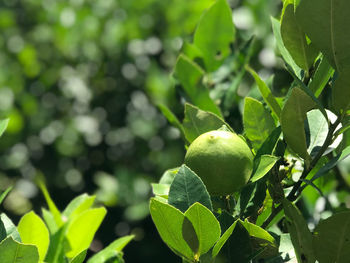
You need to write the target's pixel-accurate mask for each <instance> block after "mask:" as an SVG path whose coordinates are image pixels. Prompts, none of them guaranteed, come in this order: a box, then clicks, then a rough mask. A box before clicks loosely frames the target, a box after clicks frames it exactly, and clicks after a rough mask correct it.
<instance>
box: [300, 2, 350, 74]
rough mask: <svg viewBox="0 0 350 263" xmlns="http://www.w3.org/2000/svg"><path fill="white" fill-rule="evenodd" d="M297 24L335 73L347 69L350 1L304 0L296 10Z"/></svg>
mask: <svg viewBox="0 0 350 263" xmlns="http://www.w3.org/2000/svg"><path fill="white" fill-rule="evenodd" d="M296 16H297V21H298V23H299V24H300V26H301V27H302V28H303V30H304V31H305V32H306V34H307V35H308V37H309V38H310V39H311V42H312V43H313V44H314V45H315V46H316V47H317V48H318V49H319V50H320V51H321V52H322V53H323V54H324V55H325V56H326V57H327V59H328V61H329V63H330V64H331V65H332V66H333V68H334V69H336V70H337V71H338V72H342V71H344V70H345V71H346V69H350V61H349V57H350V48H349V47H350V28H349V25H350V2H349V1H348V0H307V1H305V0H303V1H301V2H300V4H299V6H298V7H297V9H296Z"/></svg>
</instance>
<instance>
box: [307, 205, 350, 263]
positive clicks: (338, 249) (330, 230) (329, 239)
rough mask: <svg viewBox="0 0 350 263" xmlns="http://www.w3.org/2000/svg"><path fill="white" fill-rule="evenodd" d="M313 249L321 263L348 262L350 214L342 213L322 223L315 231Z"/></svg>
mask: <svg viewBox="0 0 350 263" xmlns="http://www.w3.org/2000/svg"><path fill="white" fill-rule="evenodd" d="M313 247H314V251H315V254H316V259H317V260H318V261H319V262H320V263H333V262H339V263H342V262H344V263H345V262H348V261H349V258H350V212H349V211H346V212H340V213H338V214H335V215H333V216H331V217H329V218H327V219H325V220H323V221H321V222H320V223H319V224H318V225H317V226H316V228H315V230H314V235H313Z"/></svg>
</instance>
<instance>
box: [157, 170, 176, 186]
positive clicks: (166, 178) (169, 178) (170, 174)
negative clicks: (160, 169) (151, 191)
mask: <svg viewBox="0 0 350 263" xmlns="http://www.w3.org/2000/svg"><path fill="white" fill-rule="evenodd" d="M179 169H180V167H176V168H172V169H168V170H166V171H165V172H164V173H163V175H162V177H161V178H160V180H159V183H160V184H167V185H171V183H172V182H173V181H174V178H175V176H176V174H177V172H178V171H179Z"/></svg>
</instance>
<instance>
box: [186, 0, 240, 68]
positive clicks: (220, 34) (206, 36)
mask: <svg viewBox="0 0 350 263" xmlns="http://www.w3.org/2000/svg"><path fill="white" fill-rule="evenodd" d="M234 39H235V28H234V25H233V21H232V11H231V8H230V7H229V5H228V3H227V1H226V0H217V1H216V2H215V3H214V4H213V5H212V6H211V7H210V8H209V9H208V10H207V11H206V12H205V13H204V14H203V15H202V18H201V20H200V21H199V24H198V26H197V29H196V31H195V33H194V41H193V43H194V45H195V46H197V47H198V48H199V49H200V50H201V52H202V54H203V56H204V62H205V66H206V68H207V70H208V71H214V70H215V69H217V68H218V67H219V66H220V64H221V62H222V61H223V59H225V58H226V57H227V55H229V54H230V43H232V42H233V41H234Z"/></svg>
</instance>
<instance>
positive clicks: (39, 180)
mask: <svg viewBox="0 0 350 263" xmlns="http://www.w3.org/2000/svg"><path fill="white" fill-rule="evenodd" d="M37 184H38V186H39V188H40V190H41V192H42V193H43V195H44V197H45V200H46V203H47V205H48V206H49V210H50V212H51V213H52V215H53V217H54V219H55V222H56V225H57V226H58V227H61V226H62V225H63V220H62V217H61V212H60V211H59V210H58V209H57V206H56V205H55V203H54V202H53V200H52V198H51V196H50V194H49V191H48V190H47V188H46V185H45V182H44V179H43V178H40V177H38V178H37Z"/></svg>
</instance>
